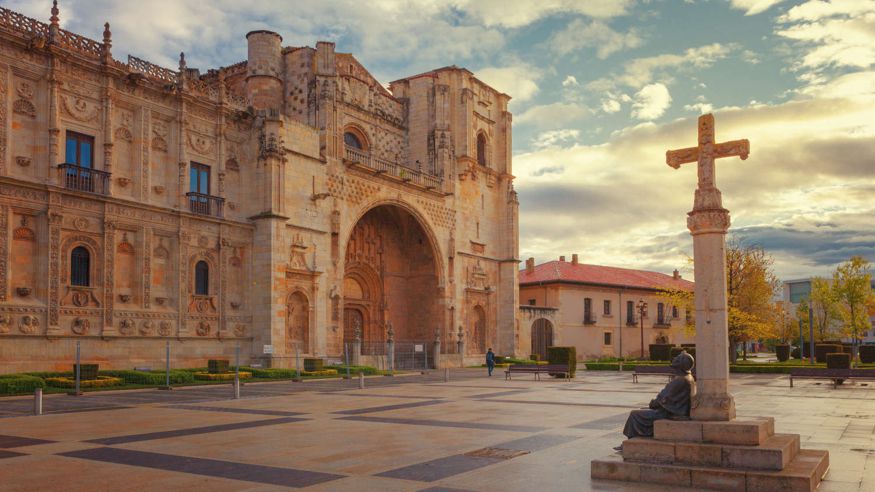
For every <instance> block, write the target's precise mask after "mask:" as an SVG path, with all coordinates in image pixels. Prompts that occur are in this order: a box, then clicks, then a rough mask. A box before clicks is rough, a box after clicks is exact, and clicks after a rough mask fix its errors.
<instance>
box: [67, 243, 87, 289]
mask: <svg viewBox="0 0 875 492" xmlns="http://www.w3.org/2000/svg"><path fill="white" fill-rule="evenodd" d="M70 284H71V285H78V286H81V287H88V286H89V285H91V253H89V252H88V250H87V249H86V248H85V247H83V246H77V247H75V248H73V251H72V252H71V253H70Z"/></svg>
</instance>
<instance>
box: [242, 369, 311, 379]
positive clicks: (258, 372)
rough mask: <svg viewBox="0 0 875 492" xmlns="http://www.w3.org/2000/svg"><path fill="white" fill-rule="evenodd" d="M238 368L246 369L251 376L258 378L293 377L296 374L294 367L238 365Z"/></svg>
mask: <svg viewBox="0 0 875 492" xmlns="http://www.w3.org/2000/svg"><path fill="white" fill-rule="evenodd" d="M240 370H241V371H246V372H248V373H250V374H252V377H254V378H259V379H294V378H296V377H297V376H298V374H297V372H296V371H295V370H294V369H282V368H278V367H271V368H255V367H244V366H240Z"/></svg>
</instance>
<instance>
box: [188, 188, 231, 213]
mask: <svg viewBox="0 0 875 492" xmlns="http://www.w3.org/2000/svg"><path fill="white" fill-rule="evenodd" d="M185 196H186V197H187V198H188V209H189V210H190V211H191V212H192V213H195V214H198V215H209V216H211V217H217V218H220V219H221V218H222V217H223V214H224V210H223V209H224V205H225V199H224V198H221V197H218V196H213V195H205V194H203V193H195V192H193V191H190V192H188V193H186V194H185Z"/></svg>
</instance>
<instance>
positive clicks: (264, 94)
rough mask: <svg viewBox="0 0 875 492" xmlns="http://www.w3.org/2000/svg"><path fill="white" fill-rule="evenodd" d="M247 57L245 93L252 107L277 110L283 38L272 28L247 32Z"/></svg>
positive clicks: (281, 85)
mask: <svg viewBox="0 0 875 492" xmlns="http://www.w3.org/2000/svg"><path fill="white" fill-rule="evenodd" d="M246 40H247V41H248V45H249V58H248V59H247V62H246V70H247V75H246V95H247V97H248V99H249V102H250V103H251V104H252V107H253V108H255V109H256V110H259V109H275V110H279V109H280V108H281V107H282V105H283V81H282V63H283V58H282V43H283V38H282V36H280V35H279V34H277V33H275V32H271V31H252V32H250V33H249V34H247V35H246Z"/></svg>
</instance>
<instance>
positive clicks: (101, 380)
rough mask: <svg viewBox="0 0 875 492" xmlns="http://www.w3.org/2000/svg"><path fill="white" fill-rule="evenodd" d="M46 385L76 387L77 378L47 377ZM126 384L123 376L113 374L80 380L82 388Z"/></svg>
mask: <svg viewBox="0 0 875 492" xmlns="http://www.w3.org/2000/svg"><path fill="white" fill-rule="evenodd" d="M45 381H46V385H48V386H51V387H53V388H75V387H76V379H75V378H69V377H54V378H46V379H45ZM123 384H125V382H124V380H123V379H122V378H114V377H112V376H97V379H84V380H81V381H79V387H80V388H106V387H108V386H121V385H123Z"/></svg>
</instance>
